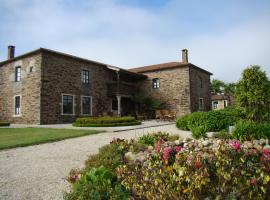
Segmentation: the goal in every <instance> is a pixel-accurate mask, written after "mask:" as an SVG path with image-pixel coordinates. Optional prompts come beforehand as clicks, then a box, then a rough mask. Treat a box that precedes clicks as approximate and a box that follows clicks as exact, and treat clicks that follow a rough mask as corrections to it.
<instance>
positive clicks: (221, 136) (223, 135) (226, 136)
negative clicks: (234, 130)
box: [213, 130, 233, 140]
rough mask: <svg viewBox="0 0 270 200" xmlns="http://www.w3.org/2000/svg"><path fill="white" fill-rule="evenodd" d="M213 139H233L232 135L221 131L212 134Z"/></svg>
mask: <svg viewBox="0 0 270 200" xmlns="http://www.w3.org/2000/svg"><path fill="white" fill-rule="evenodd" d="M213 138H218V139H224V140H226V139H233V135H232V134H230V133H228V132H227V131H226V130H222V131H220V132H217V133H214V134H213Z"/></svg>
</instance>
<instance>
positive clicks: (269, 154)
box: [262, 149, 270, 161]
mask: <svg viewBox="0 0 270 200" xmlns="http://www.w3.org/2000/svg"><path fill="white" fill-rule="evenodd" d="M262 158H263V159H264V160H269V161H270V150H269V149H264V150H263V152H262Z"/></svg>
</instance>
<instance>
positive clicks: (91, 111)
mask: <svg viewBox="0 0 270 200" xmlns="http://www.w3.org/2000/svg"><path fill="white" fill-rule="evenodd" d="M83 98H90V114H84V113H83ZM92 100H93V98H92V96H85V95H82V96H81V115H85V116H93V110H92V109H93V106H92V105H93V101H92Z"/></svg>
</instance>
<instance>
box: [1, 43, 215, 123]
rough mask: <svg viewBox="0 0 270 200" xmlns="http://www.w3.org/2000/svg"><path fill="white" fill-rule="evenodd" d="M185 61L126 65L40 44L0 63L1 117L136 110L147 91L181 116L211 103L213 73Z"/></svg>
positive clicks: (52, 118)
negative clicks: (135, 98) (137, 98)
mask: <svg viewBox="0 0 270 200" xmlns="http://www.w3.org/2000/svg"><path fill="white" fill-rule="evenodd" d="M182 55H183V61H182V62H172V63H165V64H159V65H152V66H146V67H140V68H134V69H130V70H125V69H122V68H118V67H114V66H111V65H107V64H104V63H100V62H96V61H92V60H88V59H84V58H79V57H76V56H72V55H69V54H65V53H60V52H56V51H53V50H49V49H44V48H40V49H37V50H34V51H31V52H28V53H26V54H23V55H20V56H15V47H14V46H9V47H8V59H7V60H6V61H3V62H1V63H0V121H9V122H11V123H21V124H55V123H68V122H72V121H74V120H75V119H76V118H77V117H82V116H86V117H87V116H100V115H107V114H109V115H113V114H114V115H116V114H117V115H134V114H135V112H136V107H135V103H134V102H133V96H134V95H136V94H138V93H142V92H143V93H145V94H147V95H149V96H152V97H154V98H157V99H159V100H160V101H161V103H162V106H163V107H164V108H167V109H174V110H176V111H177V115H178V116H181V115H184V114H187V113H190V112H193V111H197V110H210V109H211V96H210V87H209V86H210V75H211V73H209V72H207V71H206V70H203V69H201V68H199V67H197V66H195V65H193V64H191V63H189V62H188V55H187V50H183V51H182Z"/></svg>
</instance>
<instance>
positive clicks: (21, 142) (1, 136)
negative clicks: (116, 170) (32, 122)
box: [0, 128, 101, 149]
mask: <svg viewBox="0 0 270 200" xmlns="http://www.w3.org/2000/svg"><path fill="white" fill-rule="evenodd" d="M100 132H101V131H95V130H71V129H50V128H0V149H8V148H14V147H23V146H29V145H34V144H41V143H47V142H53V141H59V140H63V139H67V138H73V137H80V136H85V135H92V134H97V133H100Z"/></svg>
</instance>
